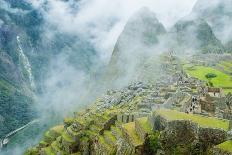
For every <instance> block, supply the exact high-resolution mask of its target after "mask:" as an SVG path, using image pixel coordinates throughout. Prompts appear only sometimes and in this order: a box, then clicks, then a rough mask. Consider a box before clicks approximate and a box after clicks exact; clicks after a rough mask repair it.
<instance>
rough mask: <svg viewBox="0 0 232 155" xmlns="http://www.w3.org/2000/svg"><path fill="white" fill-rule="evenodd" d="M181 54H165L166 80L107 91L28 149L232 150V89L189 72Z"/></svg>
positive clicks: (125, 153)
mask: <svg viewBox="0 0 232 155" xmlns="http://www.w3.org/2000/svg"><path fill="white" fill-rule="evenodd" d="M204 56H207V55H204ZM224 59H225V58H223V57H221V58H220V60H224ZM179 60H180V59H178V58H177V57H176V56H174V55H172V54H169V53H167V54H164V55H162V60H161V63H162V64H163V65H162V69H163V71H165V73H166V74H165V78H162V79H163V80H159V81H157V82H154V83H153V84H152V83H143V82H136V83H132V84H130V85H128V86H126V87H124V88H122V89H120V90H109V91H107V93H106V94H105V95H104V96H103V97H101V98H98V99H97V100H96V102H95V103H93V104H91V105H90V106H89V107H88V108H87V109H85V110H83V111H79V112H75V113H74V115H73V117H67V118H65V119H64V123H63V124H61V125H58V126H55V127H53V128H51V129H50V130H48V131H47V132H46V133H45V134H44V137H43V138H42V140H41V141H40V143H39V144H38V145H36V146H34V147H33V148H31V149H29V150H27V151H26V152H25V155H37V154H38V155H53V154H54V155H55V154H97V155H98V154H99V155H100V154H106V155H108V154H117V155H133V154H137V155H141V154H163V155H166V154H187V153H191V154H209V155H210V154H213V155H217V154H218V152H220V154H222V155H224V154H228V155H229V154H232V152H231V149H229V148H230V147H231V143H230V142H229V141H228V140H230V139H231V133H230V131H231V120H229V118H230V116H231V110H229V109H230V108H229V104H227V103H226V102H227V101H226V100H227V99H229V98H230V97H231V94H228V95H227V96H226V97H225V94H224V93H223V91H222V90H221V89H220V88H212V87H209V86H207V82H206V81H201V79H197V78H195V77H194V75H192V74H191V75H188V69H189V68H187V69H185V67H183V68H179V67H177V66H178V64H181V63H180V62H181V61H179ZM188 61H189V62H191V59H190V60H188ZM192 63H193V62H192ZM206 63H207V61H206ZM182 65H183V64H182ZM193 65H196V66H197V65H198V64H193ZM196 72H197V70H196ZM199 72H200V71H199ZM221 82H222V81H221ZM213 83H214V81H213ZM215 84H216V82H215ZM231 84H232V82H231Z"/></svg>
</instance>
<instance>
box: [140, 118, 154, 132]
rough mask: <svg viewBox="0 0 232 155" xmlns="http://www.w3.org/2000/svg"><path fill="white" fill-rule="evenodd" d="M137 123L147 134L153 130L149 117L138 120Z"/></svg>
mask: <svg viewBox="0 0 232 155" xmlns="http://www.w3.org/2000/svg"><path fill="white" fill-rule="evenodd" d="M137 122H138V123H139V125H140V126H141V127H142V128H143V130H144V131H146V132H147V133H149V132H151V130H152V128H151V125H150V123H149V122H148V118H147V117H143V118H138V119H137Z"/></svg>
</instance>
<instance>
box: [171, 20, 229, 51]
mask: <svg viewBox="0 0 232 155" xmlns="http://www.w3.org/2000/svg"><path fill="white" fill-rule="evenodd" d="M187 18H188V17H185V19H182V20H181V21H178V22H177V23H176V24H175V25H174V27H173V28H172V29H171V35H172V36H173V39H174V40H177V45H178V46H180V47H182V48H183V50H188V49H192V51H199V52H203V53H215V52H219V53H223V52H224V51H225V50H224V46H223V45H222V43H221V41H220V40H218V39H217V37H216V36H215V35H214V32H213V30H212V29H211V27H210V26H209V25H208V23H207V22H206V21H204V20H202V19H193V20H191V17H190V19H189V18H188V19H187ZM177 48H179V47H177Z"/></svg>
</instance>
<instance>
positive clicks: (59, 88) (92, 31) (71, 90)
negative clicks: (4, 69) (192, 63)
mask: <svg viewBox="0 0 232 155" xmlns="http://www.w3.org/2000/svg"><path fill="white" fill-rule="evenodd" d="M27 1H28V2H29V3H31V4H32V5H33V7H34V8H35V9H37V10H38V11H39V12H40V13H41V15H42V16H43V18H44V21H45V23H44V25H43V28H42V29H43V33H42V34H41V35H42V36H44V37H45V38H48V39H49V40H50V41H51V42H52V40H54V39H55V37H56V34H57V32H58V33H62V34H65V35H67V36H78V37H80V38H82V39H84V40H85V41H87V42H89V43H90V44H91V46H93V48H94V50H95V51H96V52H97V53H96V57H95V58H94V60H92V62H93V63H94V64H93V65H91V68H90V69H89V70H88V71H86V70H84V69H83V70H82V69H80V68H78V67H76V66H75V65H74V64H72V63H70V62H69V56H70V55H69V54H70V53H71V54H72V55H73V54H74V55H75V51H70V48H69V47H67V48H65V49H62V50H61V51H59V54H58V55H56V56H55V57H54V58H52V59H51V61H50V62H49V66H48V68H47V70H48V72H47V73H45V75H44V77H45V79H44V81H43V82H44V84H43V86H44V87H43V89H42V90H43V92H42V94H39V95H38V96H37V100H36V101H37V102H36V104H35V107H36V108H37V110H38V113H39V118H40V119H41V120H42V121H45V123H46V121H48V122H50V120H49V119H54V121H57V120H58V121H62V119H63V117H65V116H68V115H72V112H73V111H78V110H79V109H80V108H82V107H85V106H87V105H88V104H90V103H92V102H93V101H94V100H95V99H96V97H99V96H101V95H103V94H104V93H103V92H104V88H105V87H104V88H103V86H101V84H102V83H101V81H102V79H101V76H99V75H98V74H102V73H103V72H104V70H105V69H106V68H107V65H108V64H109V62H110V58H111V55H112V52H113V49H114V47H115V44H116V41H117V40H118V37H119V36H120V34H121V32H122V31H123V29H124V27H125V25H126V23H127V21H128V19H130V18H131V17H132V16H133V15H134V14H135V13H136V12H137V11H138V10H140V9H141V8H143V7H147V8H149V9H150V10H151V11H152V12H154V14H155V15H156V17H157V19H158V20H159V21H160V22H161V23H162V24H163V25H164V26H165V28H166V30H169V29H170V28H171V27H172V26H173V25H174V24H175V23H176V21H178V20H179V19H181V18H182V17H185V16H186V15H188V14H189V13H190V12H191V10H192V7H193V6H194V4H195V2H196V0H114V1H109V0H81V1H77V0H69V1H66V0H27ZM0 24H1V22H0ZM138 37H139V36H138ZM139 38H140V37H139ZM163 39H164V38H163ZM166 39H167V38H166ZM169 39H170V38H169ZM170 40H171V39H170ZM78 41H79V40H77V41H76V42H72V44H73V46H76V47H75V49H78V48H79V46H80V45H79V44H78V43H77V42H78ZM127 41H128V40H126V41H125V42H127ZM166 45H167V43H166V42H162V41H161V42H160V43H159V44H158V45H156V46H149V47H146V45H144V44H140V41H139V40H138V42H137V44H136V46H134V47H133V49H129V47H128V46H124V47H123V46H122V47H123V49H121V50H125V52H126V53H127V54H126V55H124V56H126V57H125V58H126V59H127V61H128V60H130V58H131V57H130V56H131V55H130V54H131V53H132V52H134V50H135V49H136V50H138V49H140V51H138V55H133V61H131V63H128V64H123V65H126V66H127V69H128V72H127V73H126V74H127V75H129V76H124V77H123V78H121V79H119V81H117V84H116V85H119V84H121V85H120V86H124V85H126V84H127V83H128V82H130V80H131V79H132V78H134V73H135V70H136V67H137V65H138V64H139V59H140V58H141V57H139V56H140V55H142V54H145V53H146V54H145V56H146V57H149V56H151V55H152V56H154V53H156V54H158V53H159V52H161V51H164V50H167V49H166V48H165V46H166ZM127 50H128V51H127ZM143 51H144V52H145V53H141V52H143ZM47 52H49V51H47ZM82 52H83V55H85V52H86V51H84V50H83V51H82ZM79 61H85V60H84V58H80V60H79ZM78 63H79V62H76V63H75V64H78ZM80 63H82V62H80ZM32 72H33V71H32ZM134 79H136V78H134ZM56 119H57V120H56ZM33 143H37V142H32V144H33ZM17 152H18V154H20V153H21V152H22V150H21V149H19V150H17ZM16 154H17V153H16Z"/></svg>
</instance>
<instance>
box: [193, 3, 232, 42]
mask: <svg viewBox="0 0 232 155" xmlns="http://www.w3.org/2000/svg"><path fill="white" fill-rule="evenodd" d="M231 4H232V0H211V1H208V0H198V1H197V3H196V4H195V6H194V8H193V10H192V13H191V14H192V15H194V16H197V17H198V18H203V19H205V20H206V21H207V22H208V23H209V25H210V26H211V27H212V29H213V31H214V32H215V35H216V36H217V37H218V38H219V39H220V40H221V41H222V42H223V43H224V44H226V43H228V42H229V41H230V40H232V37H231V36H232V28H231V24H232V7H231Z"/></svg>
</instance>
